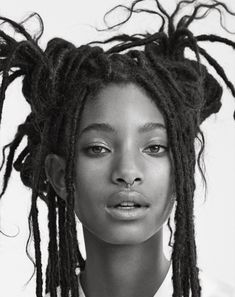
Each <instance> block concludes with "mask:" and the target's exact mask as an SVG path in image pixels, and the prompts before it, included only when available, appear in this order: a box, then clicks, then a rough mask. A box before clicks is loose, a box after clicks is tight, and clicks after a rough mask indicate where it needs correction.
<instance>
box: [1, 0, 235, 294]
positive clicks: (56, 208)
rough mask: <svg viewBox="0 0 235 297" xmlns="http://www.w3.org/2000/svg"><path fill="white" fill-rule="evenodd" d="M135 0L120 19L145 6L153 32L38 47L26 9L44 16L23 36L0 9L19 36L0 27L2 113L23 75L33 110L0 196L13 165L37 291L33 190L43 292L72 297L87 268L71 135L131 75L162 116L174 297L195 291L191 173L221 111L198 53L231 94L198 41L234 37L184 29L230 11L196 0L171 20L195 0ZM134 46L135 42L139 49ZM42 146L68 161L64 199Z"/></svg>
mask: <svg viewBox="0 0 235 297" xmlns="http://www.w3.org/2000/svg"><path fill="white" fill-rule="evenodd" d="M142 1H143V0H135V1H134V2H133V4H132V5H131V6H130V7H126V6H124V5H119V6H116V7H115V8H117V7H123V8H125V9H126V10H127V11H129V16H128V17H127V19H126V20H125V21H124V22H122V23H125V22H126V21H127V20H128V19H129V18H130V17H131V15H132V14H133V13H140V12H145V13H146V12H147V13H152V14H155V15H157V16H159V17H160V18H161V20H162V24H161V26H160V28H159V31H158V32H156V33H154V34H149V33H146V34H134V35H131V36H129V35H126V34H122V35H117V36H114V37H112V38H109V39H107V40H105V41H94V42H90V43H89V44H87V45H82V46H80V47H75V46H74V45H73V44H72V43H70V42H68V41H66V40H63V39H61V38H54V39H52V40H50V41H49V42H48V44H47V47H46V49H45V51H43V50H42V49H41V48H40V47H39V45H38V40H39V38H40V37H41V35H42V32H43V23H42V20H41V18H40V16H39V15H37V14H33V15H32V16H37V17H38V18H39V21H40V24H41V33H40V34H39V35H38V36H37V37H32V36H30V35H29V34H28V33H27V31H26V30H25V28H24V26H23V23H21V24H18V23H16V22H14V21H12V20H10V19H7V18H4V17H0V19H1V20H2V21H3V22H6V23H8V24H9V25H10V26H12V27H13V28H14V29H15V31H16V32H17V33H19V34H20V36H22V37H23V40H22V41H16V40H15V39H14V38H12V37H10V36H9V35H7V34H6V33H4V32H3V31H2V30H0V57H1V59H0V71H1V74H2V83H1V90H0V121H1V115H2V109H3V103H4V99H5V92H6V90H7V88H8V86H9V85H10V84H11V83H12V82H13V81H14V80H15V79H16V78H18V77H20V76H23V82H22V84H23V87H22V92H23V95H24V97H25V98H26V100H27V102H28V103H29V104H30V107H31V110H32V111H31V113H30V114H29V115H28V117H27V118H26V120H25V122H24V123H23V124H21V125H19V126H18V129H17V133H16V135H15V137H14V140H13V141H12V142H11V143H9V144H7V145H5V146H4V148H3V162H2V165H1V168H0V169H2V168H3V165H4V163H5V150H6V149H9V154H8V157H7V162H6V169H5V174H4V180H3V188H2V192H1V194H0V197H2V196H3V195H4V193H5V191H6V189H7V185H8V181H9V178H10V175H11V171H12V166H14V168H15V170H17V171H19V172H20V176H21V180H22V182H23V184H24V185H25V186H27V187H29V188H31V189H32V204H31V210H30V214H29V227H30V228H32V230H33V236H34V245H35V261H36V263H35V267H36V282H37V285H36V295H37V297H42V296H43V292H42V287H43V277H42V265H41V249H40V230H39V224H38V209H37V199H38V197H39V198H41V199H42V200H43V201H45V203H46V204H47V206H48V228H49V246H48V250H49V260H48V266H47V271H46V291H48V292H50V296H51V297H55V296H57V293H58V291H57V286H60V289H61V296H62V297H68V296H72V297H78V296H79V293H78V280H77V275H76V273H75V271H76V268H79V269H80V270H81V271H83V270H84V269H85V260H84V259H83V257H82V255H81V253H80V250H79V246H78V241H77V233H76V222H75V214H74V191H75V185H74V180H75V175H76V171H75V168H74V165H75V163H76V157H77V156H76V142H77V135H78V129H79V125H80V119H81V115H82V112H83V110H84V107H85V104H86V102H87V101H88V100H92V99H94V98H95V96H96V94H97V93H98V91H100V90H101V89H102V88H104V87H105V86H107V85H108V84H109V83H113V82H115V83H120V84H123V83H124V84H126V83H129V82H132V83H135V84H137V85H139V86H141V87H142V88H143V89H144V90H145V91H146V92H147V93H148V94H149V96H150V97H151V98H152V100H153V101H154V102H155V104H156V105H157V106H158V107H159V109H160V110H161V112H162V114H163V116H164V118H165V121H166V126H167V131H168V139H169V146H170V147H171V149H172V155H173V166H174V170H175V185H176V190H175V191H176V202H177V205H176V212H175V218H174V221H175V226H176V228H175V232H174V243H173V252H172V265H173V276H172V281H173V289H174V293H173V297H181V296H184V297H187V296H189V294H190V292H191V294H192V295H191V296H192V297H199V296H201V287H200V282H199V269H198V267H197V251H196V244H195V230H194V215H193V204H194V200H193V197H194V190H195V181H194V172H195V165H196V162H197V163H198V165H199V168H200V171H201V173H202V175H203V172H202V170H201V167H200V157H201V155H202V152H203V149H204V136H203V133H202V131H201V130H200V125H201V123H202V122H203V121H204V120H205V119H206V118H207V117H209V116H210V115H211V114H213V113H216V112H218V111H219V109H220V107H221V96H222V87H221V86H220V85H219V83H218V82H217V80H216V79H215V78H214V77H213V76H212V75H211V74H209V73H208V71H207V69H206V67H205V66H204V65H202V64H201V62H200V58H201V56H203V57H205V59H206V60H207V61H208V63H209V64H210V65H212V66H213V68H214V69H215V71H216V72H217V74H218V75H219V76H220V77H221V78H222V79H223V81H224V83H225V85H226V86H227V87H228V88H229V89H230V91H231V93H232V95H233V96H235V89H234V86H233V84H232V83H231V82H230V81H229V79H228V78H227V76H226V74H225V72H224V70H223V68H222V67H221V66H220V65H219V64H218V63H217V62H216V61H215V59H213V58H212V57H211V56H210V55H209V54H208V53H207V52H206V51H205V50H204V49H203V48H201V47H200V46H199V45H198V42H203V41H210V42H220V43H223V44H226V45H229V46H232V47H233V48H234V47H235V43H234V42H232V41H231V40H229V39H226V38H222V37H219V36H216V35H200V36H196V37H195V36H194V35H193V33H192V32H191V31H190V30H189V29H188V27H189V26H190V24H191V23H192V22H193V21H194V20H195V19H201V18H204V17H205V16H207V14H208V12H209V11H211V10H213V9H215V10H216V11H218V12H219V13H220V15H221V13H222V10H223V9H224V10H225V11H226V12H228V13H230V14H233V13H232V12H231V11H230V10H229V9H228V8H227V6H226V5H225V4H223V3H221V2H219V1H216V0H211V4H195V5H194V9H193V12H192V14H191V15H185V16H183V17H181V19H180V20H179V21H178V22H177V23H176V22H175V18H176V16H178V13H179V12H180V11H181V9H182V6H184V5H190V4H194V2H195V1H194V0H188V1H186V0H184V1H180V2H179V3H178V4H177V6H176V8H175V10H174V12H173V13H172V14H171V15H169V14H168V13H167V12H166V10H165V9H164V8H163V7H162V5H161V4H160V2H159V1H158V0H155V2H156V11H153V10H147V9H137V8H136V5H137V4H138V3H140V2H142ZM111 11H112V10H111ZM111 11H110V12H111ZM233 15H234V14H233ZM32 16H31V17H32ZM122 23H120V24H122ZM120 24H119V25H120ZM113 27H114V26H113ZM113 27H109V29H112V28H113ZM112 42H116V43H117V42H118V43H117V44H115V45H114V46H112V47H110V48H109V49H108V50H106V51H104V50H103V49H102V48H101V47H99V46H98V45H96V46H91V45H92V44H94V43H96V44H99V43H101V44H110V43H112ZM141 46H142V47H143V48H142V49H138V50H137V49H136V48H137V47H141ZM186 48H189V49H190V50H192V51H193V53H194V54H195V57H196V60H195V61H194V60H190V59H187V58H186V57H185V54H184V52H185V49H186ZM24 136H26V137H27V145H26V147H25V148H24V149H23V150H22V152H21V153H20V154H19V155H18V157H17V159H16V160H15V161H14V157H15V152H16V149H17V147H18V146H19V144H20V143H21V141H22V139H23V138H24ZM195 138H198V139H199V140H200V143H201V149H200V152H199V154H198V158H196V154H195V148H194V141H195ZM61 144H64V145H61ZM49 153H55V154H58V155H60V156H63V157H65V159H66V175H65V182H66V189H67V193H68V197H67V201H66V202H64V201H63V200H62V199H61V197H59V196H58V195H57V193H56V192H55V191H54V189H53V187H52V186H51V184H50V183H49V181H48V180H47V178H46V174H45V167H44V162H45V158H46V156H47V155H48V154H49ZM13 162H14V163H13ZM203 178H204V176H203ZM168 225H169V221H168ZM171 233H172V231H171ZM171 235H172V234H171ZM69 294H70V295H69Z"/></svg>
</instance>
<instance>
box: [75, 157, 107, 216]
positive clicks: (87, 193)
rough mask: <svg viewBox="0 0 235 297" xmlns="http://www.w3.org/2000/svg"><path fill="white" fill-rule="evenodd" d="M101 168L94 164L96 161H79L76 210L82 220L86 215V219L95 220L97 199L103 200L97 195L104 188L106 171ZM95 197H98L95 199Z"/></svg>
mask: <svg viewBox="0 0 235 297" xmlns="http://www.w3.org/2000/svg"><path fill="white" fill-rule="evenodd" d="M100 169H101V168H97V166H94V163H92V164H91V163H90V162H87V161H86V162H85V161H84V162H82V161H80V162H78V165H77V169H76V175H77V176H76V183H75V212H76V214H77V217H78V219H79V220H80V221H81V222H82V221H84V219H85V217H86V220H89V218H90V219H91V220H93V218H94V215H93V214H94V211H95V209H96V207H97V206H98V204H97V201H99V202H100V203H102V200H100V199H99V197H97V194H98V193H102V189H103V188H104V176H103V174H104V173H102V172H101V170H100ZM94 197H96V198H97V199H95V201H94ZM101 198H102V197H101ZM94 202H95V203H94Z"/></svg>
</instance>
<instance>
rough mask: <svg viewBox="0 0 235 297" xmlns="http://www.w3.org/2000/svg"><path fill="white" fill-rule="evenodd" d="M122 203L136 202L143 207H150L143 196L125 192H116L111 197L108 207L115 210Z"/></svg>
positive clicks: (133, 192)
mask: <svg viewBox="0 0 235 297" xmlns="http://www.w3.org/2000/svg"><path fill="white" fill-rule="evenodd" d="M122 202H134V203H136V204H139V205H140V206H141V207H149V205H150V204H149V203H148V202H147V201H146V199H145V197H144V196H143V195H142V194H140V193H138V192H135V191H124V190H123V191H119V192H116V193H114V194H112V195H111V196H110V197H109V201H108V203H107V207H108V208H114V207H116V206H117V205H118V204H120V203H122Z"/></svg>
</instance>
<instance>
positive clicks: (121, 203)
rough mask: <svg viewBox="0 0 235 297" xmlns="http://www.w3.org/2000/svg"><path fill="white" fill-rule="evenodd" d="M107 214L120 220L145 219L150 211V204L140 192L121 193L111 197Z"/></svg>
mask: <svg viewBox="0 0 235 297" xmlns="http://www.w3.org/2000/svg"><path fill="white" fill-rule="evenodd" d="M106 209H107V212H108V213H109V214H110V215H111V216H112V217H113V218H115V219H118V220H133V219H140V218H143V217H144V216H145V215H146V214H147V211H148V210H149V209H150V204H149V203H148V202H147V201H146V199H145V197H144V196H143V195H141V194H140V193H138V192H133V191H131V192H130V191H120V192H117V193H115V194H113V195H111V196H110V199H109V203H108V204H107V208H106Z"/></svg>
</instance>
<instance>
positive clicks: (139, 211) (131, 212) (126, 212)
mask: <svg viewBox="0 0 235 297" xmlns="http://www.w3.org/2000/svg"><path fill="white" fill-rule="evenodd" d="M149 209H150V208H149V207H145V206H141V207H133V208H129V209H125V208H124V207H123V209H121V208H116V207H107V208H106V210H107V212H108V213H109V214H110V215H111V216H112V217H113V218H115V219H118V220H135V219H141V218H143V217H145V216H146V214H147V212H148V211H149Z"/></svg>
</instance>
